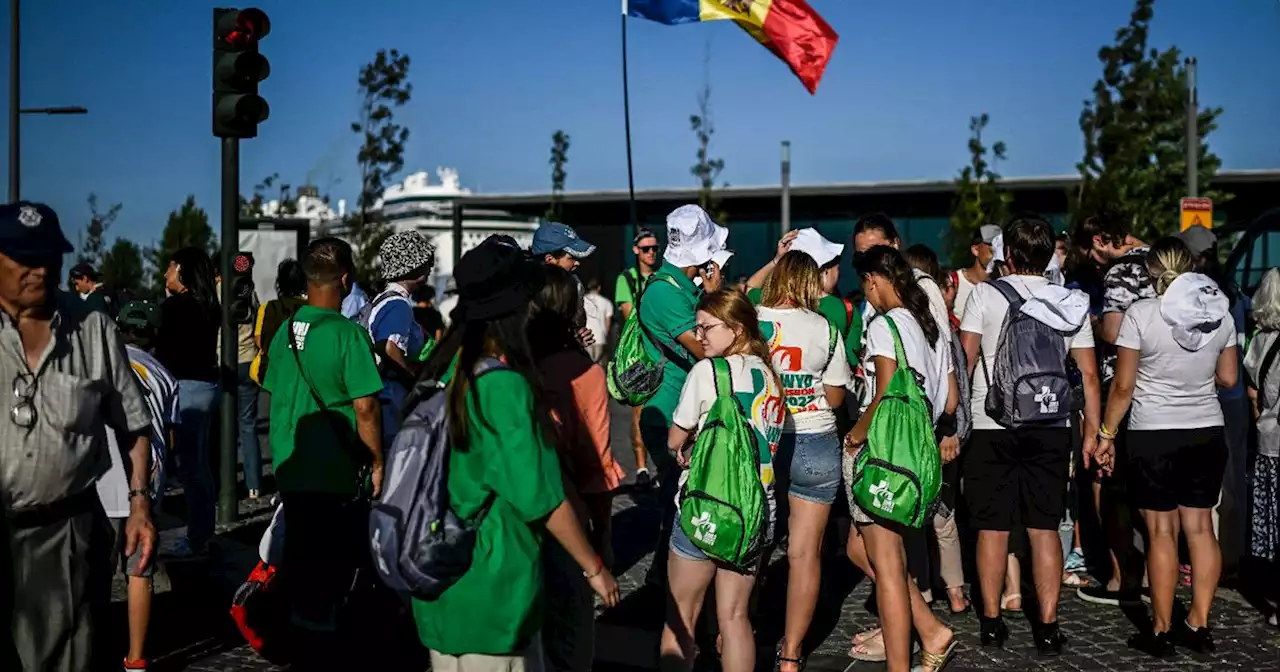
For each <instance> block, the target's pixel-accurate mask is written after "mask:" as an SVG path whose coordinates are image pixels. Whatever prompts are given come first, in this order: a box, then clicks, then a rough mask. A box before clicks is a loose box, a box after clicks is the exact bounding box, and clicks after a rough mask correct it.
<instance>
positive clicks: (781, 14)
mask: <svg viewBox="0 0 1280 672" xmlns="http://www.w3.org/2000/svg"><path fill="white" fill-rule="evenodd" d="M763 28H764V34H765V35H766V36H767V37H768V39H769V42H768V43H766V44H765V46H766V47H768V48H769V50H770V51H772V52H773V53H774V54H776V55H777V56H778V58H781V59H782V60H783V61H785V62H786V63H787V65H789V66H790V67H791V71H792V72H794V73H795V74H796V76H797V77H799V78H800V81H801V82H803V83H804V86H805V88H806V89H808V90H809V93H811V94H812V93H815V92H816V91H817V90H818V82H819V81H821V80H822V73H823V72H824V71H825V70H826V69H827V62H828V61H830V60H831V52H833V51H834V50H835V48H836V42H837V41H839V39H840V36H839V35H837V34H836V31H834V30H832V29H831V26H830V25H828V24H827V22H826V21H825V20H824V19H823V18H822V17H821V16H819V15H818V13H817V12H816V11H814V10H813V8H812V7H810V6H809V4H808V3H807V2H805V1H804V0H773V3H772V4H771V5H770V7H769V14H768V16H766V17H765V21H764V26H763Z"/></svg>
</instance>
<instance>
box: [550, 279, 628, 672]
mask: <svg viewBox="0 0 1280 672" xmlns="http://www.w3.org/2000/svg"><path fill="white" fill-rule="evenodd" d="M542 272H543V285H542V288H541V290H540V291H539V292H538V293H537V294H536V295H535V296H534V298H533V310H532V312H531V314H530V318H529V324H528V337H529V343H530V346H531V348H532V351H533V357H534V360H535V363H536V365H537V368H538V370H539V371H540V372H541V374H542V383H543V386H544V388H545V389H546V391H547V393H548V394H549V395H550V397H551V399H550V401H551V403H550V407H551V412H552V415H553V418H554V420H555V425H556V430H557V436H556V449H557V451H558V452H559V455H560V465H561V473H562V475H563V477H564V491H565V498H566V499H567V500H568V501H569V502H570V503H571V504H572V506H573V508H574V512H575V513H577V514H578V520H581V521H583V524H584V526H585V527H586V528H587V529H586V530H585V531H586V532H587V535H588V538H589V539H590V540H591V542H592V545H593V546H595V549H596V552H597V553H599V554H600V557H602V558H604V562H605V566H609V565H610V564H612V561H613V558H612V552H611V548H612V543H611V541H610V538H609V535H610V520H611V519H612V498H613V491H614V490H616V489H617V488H618V486H619V484H621V482H622V478H623V471H622V468H621V467H619V466H618V464H617V463H616V462H615V461H614V459H613V453H612V452H611V450H610V447H609V424H610V422H609V395H608V389H607V387H606V385H605V374H604V369H602V368H601V367H600V365H599V364H596V363H595V362H594V361H592V359H591V357H590V355H588V354H587V352H586V350H585V349H584V348H583V347H582V345H581V343H580V342H579V341H578V339H577V338H576V333H577V328H576V326H575V317H576V315H577V312H578V307H579V306H580V305H581V304H582V299H581V297H580V295H579V289H578V283H577V281H576V280H575V279H574V277H573V275H572V274H571V273H570V272H569V271H566V270H564V269H562V268H560V267H557V266H551V265H547V266H544V267H543V268H542ZM552 546H554V544H547V545H545V546H544V547H543V555H544V558H545V560H546V572H545V574H544V576H545V580H546V588H547V596H548V598H549V599H548V600H547V610H548V615H547V618H546V620H545V621H544V622H543V626H542V645H543V650H544V651H545V655H546V657H547V660H548V667H549V668H550V669H557V670H582V671H584V672H585V671H587V670H590V669H591V663H592V659H593V657H594V651H593V645H594V640H595V634H594V620H595V619H594V612H593V593H592V591H591V588H590V586H588V585H587V583H586V581H585V580H583V578H582V572H581V571H580V569H579V568H578V567H577V565H576V564H574V562H573V560H572V559H571V558H569V556H568V555H567V554H565V553H564V552H563V551H562V550H560V549H558V548H551V547H552Z"/></svg>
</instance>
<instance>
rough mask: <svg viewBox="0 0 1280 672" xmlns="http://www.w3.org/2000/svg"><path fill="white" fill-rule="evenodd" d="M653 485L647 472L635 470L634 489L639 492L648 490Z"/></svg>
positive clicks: (646, 470)
mask: <svg viewBox="0 0 1280 672" xmlns="http://www.w3.org/2000/svg"><path fill="white" fill-rule="evenodd" d="M652 484H653V479H652V478H651V477H650V476H649V470H648V469H646V468H644V467H640V468H639V469H636V488H638V489H640V490H648V489H649V487H650V486H651V485H652Z"/></svg>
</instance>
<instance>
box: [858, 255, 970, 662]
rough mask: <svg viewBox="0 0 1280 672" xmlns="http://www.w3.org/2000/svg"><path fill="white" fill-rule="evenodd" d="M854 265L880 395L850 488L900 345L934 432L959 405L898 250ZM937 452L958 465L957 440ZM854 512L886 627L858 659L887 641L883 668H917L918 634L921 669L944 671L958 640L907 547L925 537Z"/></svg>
mask: <svg viewBox="0 0 1280 672" xmlns="http://www.w3.org/2000/svg"><path fill="white" fill-rule="evenodd" d="M855 264H856V270H857V271H858V275H859V276H860V277H861V279H862V288H863V291H864V293H865V294H866V296H867V302H868V303H870V305H871V307H872V308H874V309H875V313H876V317H874V318H872V320H871V321H870V322H869V323H868V325H867V331H866V334H865V336H864V338H863V343H864V347H865V354H864V355H863V362H862V367H863V371H864V375H865V376H866V379H867V380H866V382H867V389H869V390H874V394H873V395H872V398H871V399H870V400H869V403H868V404H867V406H866V408H864V409H863V412H862V416H861V418H860V419H859V420H858V424H857V425H855V426H854V428H853V430H852V431H851V432H849V434H848V436H846V437H845V455H844V458H843V459H844V465H843V466H844V475H845V480H846V482H850V483H851V482H852V479H853V465H854V456H855V455H857V453H858V451H860V450H862V449H863V447H864V446H865V444H866V442H867V434H868V432H869V431H870V429H871V420H872V418H873V417H874V416H875V413H876V408H877V406H878V405H879V403H880V399H881V397H882V396H883V395H884V393H885V390H886V389H887V387H888V385H889V380H890V379H891V378H892V377H893V374H894V372H895V371H896V370H897V367H898V359H897V354H896V347H895V345H896V344H895V341H896V340H900V342H901V345H902V349H903V352H904V353H905V355H906V362H907V364H908V365H909V366H910V368H911V373H912V376H913V377H914V378H915V380H916V381H917V383H919V385H920V388H921V391H922V392H923V396H924V397H925V399H926V403H927V405H928V406H929V408H930V412H931V415H932V419H933V421H934V423H935V424H936V423H937V421H938V419H939V418H940V417H941V416H942V415H943V411H944V410H947V411H949V412H954V410H955V406H956V404H957V403H958V399H959V388H958V387H957V385H956V378H955V372H954V366H953V364H952V359H951V345H950V343H949V341H948V340H947V339H945V338H943V334H942V333H941V332H940V330H939V327H938V322H937V320H936V319H935V318H934V316H933V313H932V311H931V310H930V307H929V298H928V297H927V296H926V295H925V293H924V290H922V289H921V288H920V286H919V284H918V283H917V281H916V278H915V274H914V273H913V272H912V270H911V266H910V265H909V264H908V263H907V261H906V259H904V258H903V256H902V254H901V253H900V252H898V250H896V249H894V248H892V247H888V246H877V247H872V248H870V249H869V250H867V251H865V252H864V253H862V254H861V255H859V256H858V259H857V260H856V262H855ZM889 320H892V321H893V325H894V327H896V328H897V333H898V339H895V338H894V335H893V331H892V330H891V327H890V326H889ZM939 448H940V449H941V451H942V458H943V460H944V461H947V462H949V461H950V460H952V459H954V458H955V455H956V452H957V446H956V445H955V439H954V437H948V438H947V439H946V440H944V441H943V442H942V444H940V446H939ZM849 504H850V509H851V513H852V514H853V521H854V525H855V526H856V531H857V534H852V533H851V534H850V537H849V548H848V552H849V556H850V559H852V560H853V561H854V563H855V564H857V565H859V567H861V568H862V569H863V570H864V571H866V573H867V575H868V576H869V577H871V578H872V579H873V580H874V581H875V583H876V604H877V606H878V607H879V612H880V625H881V629H880V632H879V633H876V634H873V635H870V636H869V637H867V638H866V639H864V640H863V641H861V642H855V646H854V650H855V653H859V654H862V653H863V652H862V651H859V648H862V649H871V648H873V647H874V646H875V645H876V644H879V642H880V641H882V642H883V650H884V658H883V660H885V662H887V663H888V669H889V670H893V671H903V670H907V669H909V668H910V666H911V633H912V630H913V629H914V631H915V632H916V633H917V634H918V635H919V638H920V643H921V647H922V649H923V653H922V660H921V663H922V667H921V668H920V669H924V670H927V671H928V672H937V671H938V670H941V669H942V668H943V667H944V666H945V665H946V663H947V662H948V659H949V658H950V656H951V654H952V652H953V651H954V650H955V642H956V638H955V634H954V633H953V632H952V631H951V629H950V628H948V627H947V626H946V625H944V624H943V623H942V622H941V621H939V620H938V618H937V617H936V616H934V615H933V612H932V610H930V608H929V606H928V604H927V603H926V602H925V601H924V597H923V595H922V594H921V592H920V589H919V587H918V585H917V584H916V581H915V580H914V579H913V578H912V577H911V575H910V572H909V571H908V569H907V553H908V551H907V548H908V545H910V546H911V547H918V546H919V543H918V542H919V540H920V537H921V535H923V534H924V532H923V531H922V530H919V529H913V528H906V527H903V526H902V525H899V524H896V523H894V522H891V521H887V520H884V519H882V518H880V517H879V516H877V515H875V513H874V512H868V511H865V510H863V509H862V508H861V507H859V506H858V505H857V503H856V502H854V501H852V499H851V501H850V502H849ZM876 648H878V647H876Z"/></svg>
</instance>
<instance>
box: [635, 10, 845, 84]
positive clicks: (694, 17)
mask: <svg viewBox="0 0 1280 672" xmlns="http://www.w3.org/2000/svg"><path fill="white" fill-rule="evenodd" d="M623 12H624V13H625V14H627V15H628V16H634V17H637V18H641V19H649V20H650V21H657V22H658V23H665V24H667V25H669V26H674V25H676V24H679V23H696V22H699V21H716V20H719V19H728V20H730V21H733V22H735V23H737V24H738V25H739V26H741V27H742V29H743V30H745V31H747V32H748V33H750V34H751V36H752V37H754V38H756V41H758V42H759V43H760V44H763V45H764V46H765V47H767V48H768V49H769V51H772V52H773V53H774V55H776V56H777V57H778V58H781V59H782V60H784V61H786V62H787V65H789V66H791V71H792V72H794V73H796V76H797V77H799V78H800V81H801V82H804V85H805V88H807V89H809V93H813V92H815V91H817V90H818V80H820V79H822V72H823V70H826V68H827V61H829V60H831V52H832V51H834V50H835V48H836V41H837V40H839V39H840V36H838V35H836V31H834V30H832V29H831V26H829V25H827V22H826V21H824V20H823V19H822V17H821V16H818V13H817V12H815V11H813V8H812V7H810V6H809V5H808V4H807V3H806V2H805V1H804V0H624V2H623Z"/></svg>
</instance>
